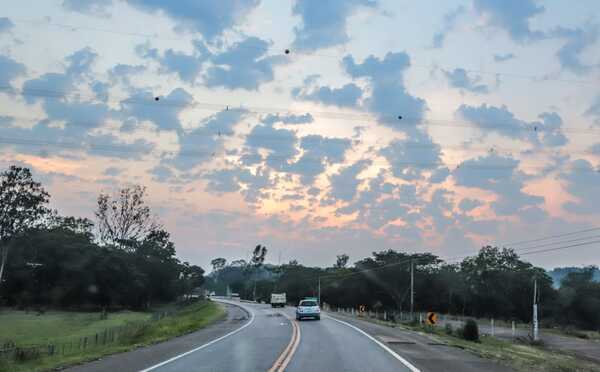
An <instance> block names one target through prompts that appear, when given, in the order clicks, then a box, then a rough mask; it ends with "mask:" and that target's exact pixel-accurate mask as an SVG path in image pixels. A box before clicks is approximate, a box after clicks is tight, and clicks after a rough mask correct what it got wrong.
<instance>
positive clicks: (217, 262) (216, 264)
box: [210, 257, 227, 272]
mask: <svg viewBox="0 0 600 372" xmlns="http://www.w3.org/2000/svg"><path fill="white" fill-rule="evenodd" d="M210 264H211V265H212V267H213V271H215V272H217V271H219V270H221V269H222V268H224V267H225V265H227V260H226V259H224V258H223V257H218V258H215V259H213V260H212V261H210Z"/></svg>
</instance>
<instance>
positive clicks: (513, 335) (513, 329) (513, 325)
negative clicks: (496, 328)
mask: <svg viewBox="0 0 600 372" xmlns="http://www.w3.org/2000/svg"><path fill="white" fill-rule="evenodd" d="M515 335H516V329H515V321H514V320H513V321H512V338H513V339H514V338H515Z"/></svg>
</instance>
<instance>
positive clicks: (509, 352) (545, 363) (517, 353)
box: [343, 315, 600, 372]
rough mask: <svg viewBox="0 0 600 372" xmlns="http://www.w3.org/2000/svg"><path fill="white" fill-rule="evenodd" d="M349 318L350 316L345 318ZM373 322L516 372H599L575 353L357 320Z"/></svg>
mask: <svg viewBox="0 0 600 372" xmlns="http://www.w3.org/2000/svg"><path fill="white" fill-rule="evenodd" d="M343 316H349V315H343ZM357 319H362V320H365V321H368V322H371V323H377V324H380V325H384V326H387V327H391V328H402V329H406V330H409V331H414V332H418V333H421V334H426V335H427V336H429V337H431V338H435V339H437V341H438V342H441V343H445V344H447V345H448V346H452V347H457V348H460V349H463V350H465V351H468V352H470V353H472V354H475V355H477V356H479V357H481V358H486V359H490V360H494V361H497V362H498V363H500V364H503V365H506V366H508V367H510V368H513V369H514V370H516V371H523V372H525V371H535V372H538V371H539V372H546V371H548V372H566V371H580V372H593V371H594V372H595V371H600V364H598V363H595V362H592V361H587V360H583V359H581V358H578V357H576V356H574V355H572V354H569V353H566V352H563V351H557V350H549V349H547V348H545V347H544V346H543V345H532V344H529V343H525V342H510V341H506V340H502V339H498V338H496V337H491V336H480V339H479V341H478V342H472V341H467V340H464V339H463V338H461V337H459V335H458V334H457V332H458V330H459V329H456V328H454V329H453V331H452V334H451V335H449V334H448V331H447V330H446V329H444V327H432V326H427V325H420V324H418V323H412V324H411V323H408V322H406V323H393V322H389V321H383V320H380V319H373V318H369V317H358V318H357Z"/></svg>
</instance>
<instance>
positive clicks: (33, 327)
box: [0, 310, 150, 346]
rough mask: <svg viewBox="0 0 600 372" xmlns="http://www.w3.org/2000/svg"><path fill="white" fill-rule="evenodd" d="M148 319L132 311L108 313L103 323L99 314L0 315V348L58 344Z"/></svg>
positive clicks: (13, 312) (22, 313) (146, 315)
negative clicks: (9, 342)
mask: <svg viewBox="0 0 600 372" xmlns="http://www.w3.org/2000/svg"><path fill="white" fill-rule="evenodd" d="M148 319H150V314H149V313H143V312H133V311H122V312H118V313H109V314H108V317H107V319H106V320H101V319H100V313H78V312H67V311H48V312H46V313H45V314H43V315H36V313H35V312H28V313H26V312H25V311H12V310H11V311H0V329H1V330H2V333H1V334H0V344H3V343H5V342H7V341H12V342H14V343H16V344H17V345H21V346H22V345H28V344H44V343H48V342H61V341H66V340H70V339H75V338H80V337H84V336H89V335H93V334H95V333H97V332H102V331H104V330H105V329H107V328H111V327H117V326H120V325H124V324H127V323H128V322H134V321H144V320H148Z"/></svg>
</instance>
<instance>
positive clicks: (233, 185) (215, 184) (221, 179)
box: [204, 169, 240, 193]
mask: <svg viewBox="0 0 600 372" xmlns="http://www.w3.org/2000/svg"><path fill="white" fill-rule="evenodd" d="M237 173H238V171H237V170H235V169H222V170H217V171H214V172H212V173H209V174H207V175H206V176H205V177H204V178H206V179H207V180H208V184H207V187H206V190H207V191H211V192H216V193H225V192H236V191H239V190H240V184H239V182H238V180H237Z"/></svg>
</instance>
